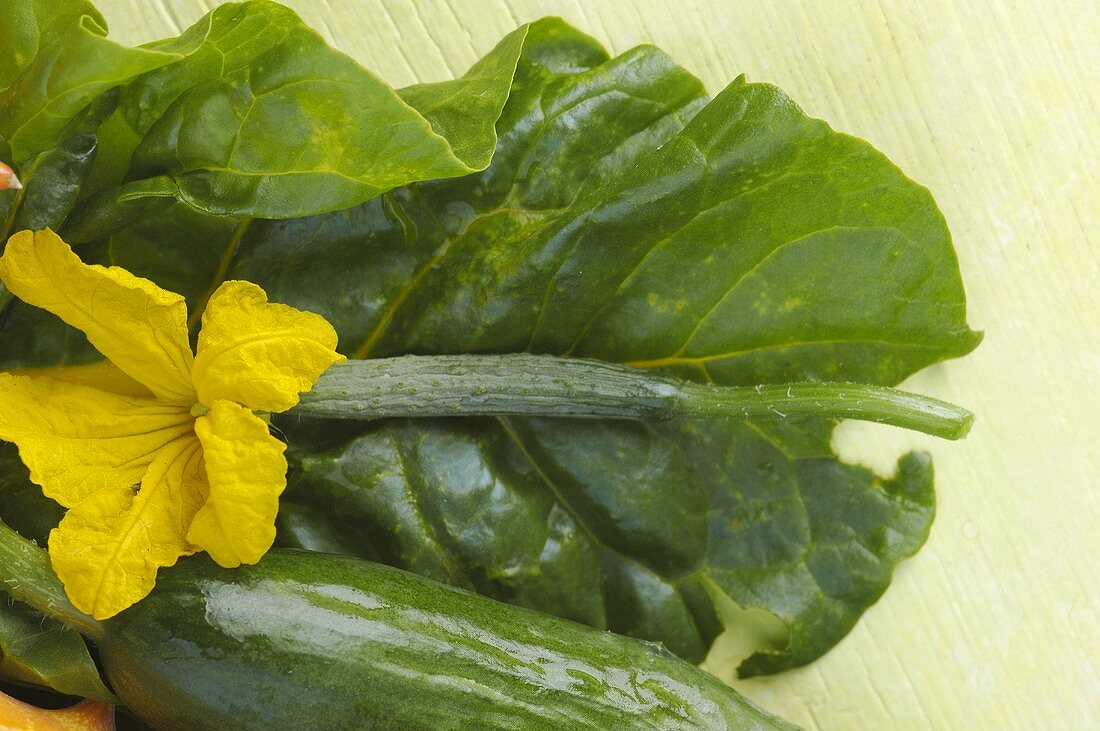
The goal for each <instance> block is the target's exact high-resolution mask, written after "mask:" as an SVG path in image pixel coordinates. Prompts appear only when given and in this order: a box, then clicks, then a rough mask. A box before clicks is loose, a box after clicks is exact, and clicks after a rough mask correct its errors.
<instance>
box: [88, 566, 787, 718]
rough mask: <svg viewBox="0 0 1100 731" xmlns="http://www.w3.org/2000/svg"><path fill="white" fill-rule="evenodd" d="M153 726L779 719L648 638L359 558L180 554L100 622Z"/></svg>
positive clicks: (120, 676)
mask: <svg viewBox="0 0 1100 731" xmlns="http://www.w3.org/2000/svg"><path fill="white" fill-rule="evenodd" d="M101 650H102V658H103V662H104V667H105V670H106V673H107V677H108V679H109V680H110V682H111V684H112V686H113V687H114V689H115V691H116V693H117V694H118V695H119V696H120V697H121V698H122V699H123V701H124V702H125V703H126V704H127V705H128V706H129V707H130V708H131V709H132V710H133V711H134V712H136V713H137V714H138V715H139V716H141V717H142V718H143V719H145V720H146V721H147V722H148V723H150V724H151V725H152V726H153V727H155V728H157V729H166V730H167V731H174V730H175V729H180V730H186V731H202V730H203V729H218V730H219V731H230V730H232V729H262V730H264V731H267V730H268V729H318V730H321V731H324V730H327V729H402V730H405V729H424V730H425V731H429V730H430V731H441V730H446V729H464V730H465V729H538V730H539V731H545V730H547V729H579V728H593V729H707V730H708V731H714V730H717V729H791V728H795V727H793V726H791V725H789V724H787V723H785V722H783V721H780V720H778V719H776V718H774V717H772V716H770V715H768V714H766V713H764V712H763V711H760V710H759V709H757V708H755V707H753V706H752V705H750V704H749V703H748V701H746V700H745V699H744V698H742V697H741V696H740V695H738V694H737V693H736V692H735V691H733V690H732V689H731V688H729V687H727V686H725V685H724V684H722V683H721V682H719V681H718V680H716V679H715V678H713V677H711V676H710V675H708V674H706V673H704V672H703V671H701V670H699V669H698V668H696V667H695V666H693V665H690V664H688V663H686V662H684V661H682V660H680V659H679V658H676V657H675V656H673V655H672V654H671V653H669V652H667V651H666V650H664V649H663V648H662V647H660V646H658V645H654V644H651V643H646V642H641V641H638V640H633V639H629V638H626V637H621V636H618V635H614V634H611V633H609V632H603V631H599V630H595V629H592V628H589V627H585V626H583V625H580V624H575V623H573V622H569V621H566V620H562V619H558V618H555V617H551V616H549V615H545V614H540V613H538V612H533V611H530V610H527V609H522V608H519V607H514V606H511V605H506V604H501V603H499V602H496V601H493V600H491V599H487V598H485V597H481V596H478V595H475V594H470V593H468V592H465V591H462V590H460V589H455V588H452V587H449V586H445V585H442V584H439V583H436V582H434V581H431V580H429V579H425V578H423V577H420V576H416V575H414V574H410V573H407V572H404V571H399V570H397V569H393V568H389V567H386V566H382V565H379V564H373V563H370V562H366V561H362V560H359V559H354V558H349V557H343V556H331V555H325V554H317V553H307V552H302V551H291V550H282V551H272V552H271V553H269V554H268V555H267V556H266V557H265V558H264V559H263V560H262V561H261V562H260V563H259V564H257V565H255V566H245V567H241V568H239V569H234V570H232V571H228V570H225V569H220V568H218V567H217V566H215V565H214V564H213V563H211V562H210V561H209V560H207V559H205V558H204V557H193V558H190V559H186V560H183V561H181V562H180V564H179V565H178V566H177V567H175V568H174V569H172V570H171V571H166V572H163V573H162V577H161V578H160V579H159V580H158V586H157V588H156V590H155V591H154V592H153V593H152V594H151V595H150V596H149V597H148V598H146V599H145V600H144V601H142V602H140V603H139V604H137V605H136V606H135V607H133V608H131V609H129V610H127V611H126V612H123V613H122V614H121V615H119V616H118V617H116V618H115V619H113V620H111V621H110V622H109V623H108V624H107V636H106V637H105V638H104V640H103V641H102V643H101Z"/></svg>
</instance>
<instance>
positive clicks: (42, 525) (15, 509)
mask: <svg viewBox="0 0 1100 731" xmlns="http://www.w3.org/2000/svg"><path fill="white" fill-rule="evenodd" d="M64 512H65V510H64V508H62V507H61V506H60V505H59V504H57V503H56V502H54V501H53V500H50V499H49V498H48V497H46V496H45V495H43V494H42V490H41V489H40V488H39V487H38V486H37V485H35V484H34V483H32V482H31V475H30V472H29V471H28V470H27V468H26V467H25V466H24V465H23V462H22V461H21V460H20V459H19V452H18V450H17V449H16V448H15V445H14V444H9V443H8V442H0V520H2V521H3V522H4V523H6V524H7V525H8V526H10V527H11V528H13V529H15V530H17V531H19V532H20V533H21V534H23V535H24V536H26V537H27V538H30V539H31V540H33V541H35V542H37V543H38V544H39V545H40V546H44V545H46V539H47V538H48V537H49V535H50V531H51V530H53V529H54V528H56V527H57V524H58V523H60V522H61V516H62V514H64Z"/></svg>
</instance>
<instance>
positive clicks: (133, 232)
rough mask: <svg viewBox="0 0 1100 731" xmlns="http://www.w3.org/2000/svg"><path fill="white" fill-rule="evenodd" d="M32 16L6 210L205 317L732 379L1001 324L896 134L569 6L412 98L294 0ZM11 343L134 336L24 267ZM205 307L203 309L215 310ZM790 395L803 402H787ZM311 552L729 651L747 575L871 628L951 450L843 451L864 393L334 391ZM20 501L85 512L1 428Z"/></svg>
mask: <svg viewBox="0 0 1100 731" xmlns="http://www.w3.org/2000/svg"><path fill="white" fill-rule="evenodd" d="M5 12H6V13H8V14H9V15H8V17H7V18H6V19H5V20H4V21H2V22H0V160H4V161H8V162H11V163H12V164H13V167H14V168H15V169H16V170H17V172H18V173H19V175H20V177H21V179H22V181H23V183H24V186H25V187H24V189H23V190H22V191H5V192H0V221H2V222H3V223H2V224H0V226H2V227H3V228H2V230H0V234H2V236H0V239H2V240H6V239H7V237H8V236H9V235H10V234H11V233H13V232H15V231H18V230H21V229H25V228H31V229H40V228H44V227H47V226H49V227H51V228H54V229H55V230H58V231H60V232H61V234H62V236H63V237H64V238H65V239H66V240H67V241H69V242H70V243H74V244H82V246H80V247H79V248H78V251H79V253H80V254H81V256H82V257H83V258H84V259H85V260H86V261H90V262H102V263H109V264H112V265H117V266H122V267H125V268H126V269H128V270H130V271H132V272H134V273H135V274H137V275H139V276H143V277H147V278H149V279H152V280H153V281H155V282H157V283H158V284H159V285H161V286H163V287H165V288H167V289H170V290H172V291H176V292H181V293H183V294H185V295H186V297H187V299H188V306H189V309H190V310H191V311H192V312H201V309H202V306H203V304H204V302H205V300H206V298H207V297H209V295H210V293H211V292H212V291H213V290H214V289H216V288H217V286H218V285H219V284H220V283H221V282H222V281H224V280H226V279H245V280H249V281H252V282H256V283H258V284H259V285H261V286H262V287H263V288H264V289H265V290H266V291H267V292H268V294H269V295H270V297H271V299H272V300H273V301H280V302H285V303H287V304H290V305H293V306H295V307H298V308H301V309H306V310H311V311H314V312H318V313H320V314H322V315H323V316H324V317H325V318H326V319H328V320H329V321H330V322H332V323H333V325H334V326H335V327H336V329H337V331H338V333H339V336H340V346H339V349H340V351H341V352H342V353H344V354H345V355H347V356H348V357H352V358H374V357H385V356H394V355H403V354H452V353H453V354H457V353H513V352H532V353H547V354H561V355H572V356H579V357H589V358H598V359H603V360H609V361H615V362H622V363H627V364H630V365H634V366H637V367H640V368H654V369H661V370H663V371H665V372H668V373H671V374H674V375H677V376H679V377H682V378H686V379H691V380H698V381H704V382H713V383H718V384H726V385H753V384H760V383H775V382H789V381H860V382H868V383H876V384H884V385H893V384H896V383H898V382H899V381H901V380H902V379H904V378H905V377H906V376H908V375H910V374H911V373H913V372H915V371H917V370H919V369H921V368H923V367H925V366H927V365H930V364H932V363H935V362H938V361H941V360H943V359H946V358H952V357H957V356H960V355H963V354H965V353H967V352H969V351H970V350H971V349H972V348H974V347H975V346H976V344H977V343H978V341H979V339H980V338H979V336H978V334H977V333H975V332H973V331H971V330H970V329H969V328H968V327H967V325H966V321H965V296H964V293H963V287H962V283H961V280H960V276H959V272H958V266H957V262H956V258H955V254H954V251H953V249H952V245H951V239H950V236H949V233H948V231H947V228H946V225H945V223H944V220H943V217H942V216H941V214H940V213H939V211H938V210H937V208H936V206H935V204H934V202H933V200H932V198H931V196H930V194H929V193H928V191H927V190H925V189H924V188H922V187H920V186H919V185H917V184H916V183H914V182H913V181H911V180H909V179H908V178H906V177H905V176H904V175H903V174H902V173H901V172H900V171H899V170H898V169H897V168H896V167H895V166H894V165H892V164H891V163H890V162H889V161H888V160H887V159H886V158H885V157H884V156H883V155H882V154H881V153H879V152H877V151H876V150H874V149H873V148H872V147H871V146H870V145H868V144H867V143H865V142H863V141H861V140H858V139H855V138H852V137H849V136H846V135H843V134H839V133H837V132H835V131H833V130H832V129H830V128H829V127H828V125H826V124H825V123H824V122H822V121H819V120H814V119H811V118H808V117H806V116H805V115H804V114H803V113H802V112H801V111H800V110H799V109H798V107H797V106H795V104H794V103H793V102H792V101H791V100H790V99H788V98H787V97H786V96H785V95H784V94H783V93H782V92H781V91H779V90H778V89H776V88H775V87H772V86H769V85H766V84H752V83H748V82H747V81H746V80H744V79H743V78H739V79H737V80H735V81H734V82H733V83H732V84H731V85H730V86H728V87H727V88H726V89H725V90H723V91H722V92H721V93H720V94H718V95H717V96H716V97H714V98H711V97H709V96H708V95H707V93H706V92H705V90H704V89H703V87H702V85H701V84H700V82H699V81H698V80H697V79H696V78H695V77H693V76H692V75H691V74H690V73H688V72H687V71H685V70H684V69H682V68H681V67H679V66H678V65H676V64H675V63H674V62H673V61H672V60H671V59H670V58H669V57H668V56H667V55H665V54H664V53H662V52H661V51H660V50H658V49H656V48H653V47H648V46H643V47H639V48H636V49H633V50H631V51H628V52H626V53H624V54H622V55H620V56H617V57H614V58H610V57H609V56H608V54H607V53H606V51H605V50H604V49H603V48H602V47H601V46H600V45H599V44H598V43H596V42H595V41H594V40H593V39H591V38H589V37H588V36H585V35H584V34H582V33H580V32H578V31H577V30H575V29H573V28H571V27H570V26H568V25H567V24H565V23H564V22H563V21H561V20H558V19H544V20H540V21H538V22H535V23H532V24H530V25H526V26H523V27H521V28H519V29H517V30H516V31H514V32H513V33H511V34H509V35H508V36H506V37H505V38H504V39H503V40H502V41H501V42H500V43H499V44H498V45H497V46H496V48H494V49H493V50H492V51H491V52H490V53H489V54H488V55H486V56H485V57H484V58H483V59H482V60H481V61H479V62H478V63H477V64H475V65H474V67H473V68H471V69H470V71H469V72H468V73H467V74H466V75H465V76H463V77H461V78H459V79H455V80H453V81H446V82H441V83H433V84H421V85H417V86H413V87H408V88H405V89H400V90H397V91H394V90H392V89H390V87H388V86H387V85H386V84H385V83H384V82H382V81H381V80H380V79H378V78H377V77H375V76H373V75H372V74H370V73H369V72H368V71H366V70H364V69H363V68H361V67H360V66H358V65H357V64H356V63H355V62H354V61H352V60H351V59H349V58H348V57H346V56H344V55H343V54H341V53H340V52H338V51H336V50H334V49H331V48H329V47H328V46H326V45H325V43H324V42H323V41H322V40H321V39H320V38H319V37H318V36H317V35H316V34H315V33H313V32H312V31H311V30H309V29H308V28H306V27H305V26H304V25H303V24H302V23H301V21H300V20H299V19H298V18H297V16H296V15H295V14H294V13H293V12H291V11H290V10H288V9H286V8H284V7H282V6H280V5H277V4H274V3H270V2H263V1H252V2H246V3H242V4H227V5H224V6H222V7H219V8H218V9H216V10H215V11H213V12H212V13H210V14H209V15H208V16H206V17H205V18H203V19H202V20H200V21H199V22H198V23H197V24H196V25H195V26H193V27H192V28H190V29H189V30H187V31H186V32H185V33H183V34H182V35H181V36H179V37H178V38H171V39H167V40H164V41H160V42H157V43H153V44H150V45H148V46H145V47H142V48H126V47H122V46H119V45H117V44H115V43H113V42H112V41H110V40H108V39H107V38H106V32H105V30H104V28H105V27H106V25H105V23H104V21H103V19H102V17H101V16H100V15H99V14H98V12H97V11H96V10H95V9H94V7H93V6H92V5H91V4H90V3H87V2H84V1H83V0H64V1H63V2H56V3H42V2H34V1H33V0H14V4H13V7H12V9H10V10H6V11H5ZM0 302H2V303H3V308H4V309H3V312H2V314H0V369H18V368H30V367H45V366H52V365H57V364H72V363H82V362H89V361H92V360H95V359H96V358H98V357H99V356H98V354H96V353H95V351H94V350H92V349H91V348H90V346H89V345H88V344H87V342H86V341H85V340H84V339H83V337H82V336H81V335H80V334H79V333H78V332H76V331H74V330H72V329H70V328H68V327H67V326H65V325H63V324H61V323H60V322H58V321H57V320H56V319H54V318H52V317H51V316H49V315H48V314H46V313H43V312H41V311H39V310H35V309H33V308H30V307H27V306H25V305H23V304H22V303H20V302H18V301H15V300H13V299H12V298H11V297H10V296H9V295H8V293H7V292H2V293H0ZM192 325H194V326H196V327H193V328H192V329H193V330H194V329H196V328H197V322H193V323H192ZM782 416H783V415H782V414H777V417H782ZM275 425H276V426H277V427H278V428H279V429H280V430H281V431H282V432H283V433H285V434H286V435H287V437H288V441H289V443H290V451H289V452H288V456H289V458H290V460H291V465H292V466H291V478H290V487H289V489H288V491H287V493H286V494H285V495H284V497H283V501H282V507H281V513H280V519H279V520H280V523H279V541H280V542H281V543H282V544H283V545H288V546H297V547H304V548H309V549H317V550H325V551H335V552H340V553H347V554H352V555H358V556H363V557H367V558H371V559H374V560H378V561H382V562H384V563H388V564H391V565H394V566H398V567H401V568H405V569H408V570H410V571H414V572H417V573H420V574H423V575H426V576H430V577H432V578H435V579H439V580H441V581H444V582H448V583H451V584H455V585H458V586H462V587H465V588H469V589H472V590H474V591H477V592H479V593H483V594H486V595H489V596H492V597H495V598H497V599H501V600H503V601H506V602H511V603H515V604H519V605H523V606H527V607H531V608H535V609H538V610H541V611H544V612H548V613H552V614H556V615H559V616H563V617H567V618H570V619H574V620H577V621H580V622H584V623H587V624H590V625H594V626H597V627H606V628H609V629H611V630H613V631H615V632H619V633H624V634H628V635H633V636H637V637H642V638H645V639H649V640H655V641H660V642H663V643H664V644H665V645H666V646H667V647H669V648H670V649H671V650H672V651H674V652H675V653H677V654H679V655H681V656H683V657H685V658H687V659H689V660H691V661H696V662H697V661H700V660H701V659H702V658H703V657H704V656H705V654H706V653H707V651H708V649H709V647H710V645H711V643H712V641H713V640H714V638H715V637H716V636H717V634H718V633H719V632H720V631H721V629H722V623H721V620H720V618H719V613H718V611H717V610H716V606H720V605H721V604H722V603H723V602H724V601H726V597H728V598H729V599H732V600H733V601H734V602H736V603H737V604H738V605H741V606H743V607H757V608H760V609H763V610H765V611H767V612H769V613H771V614H773V615H775V617H777V618H778V619H779V620H781V622H782V623H783V625H784V626H785V630H786V634H787V642H786V644H785V645H784V646H783V647H781V648H779V649H763V650H761V651H760V652H757V653H756V654H754V655H752V656H751V657H749V658H748V659H747V660H746V661H745V662H744V663H743V664H742V665H741V667H740V668H739V671H740V673H741V674H742V675H746V676H748V675H756V674H762V673H773V672H777V671H781V670H784V669H787V668H791V667H794V666H798V665H802V664H804V663H807V662H810V661H812V660H814V659H815V658H817V657H819V656H820V655H821V654H822V653H824V652H825V651H827V650H828V649H829V648H830V647H832V646H833V645H834V644H836V643H837V642H838V641H839V640H840V639H841V638H842V637H843V636H844V635H845V634H846V633H847V632H848V630H849V629H851V627H852V626H853V624H854V622H855V621H856V620H857V618H858V617H859V616H860V614H861V613H862V612H863V611H864V610H865V609H866V608H867V607H868V606H869V605H870V604H872V603H873V602H874V601H876V600H877V599H878V597H879V596H880V595H881V594H882V593H883V591H884V590H885V589H886V587H887V585H888V583H889V581H890V576H891V573H892V571H893V568H894V566H895V565H896V564H897V563H898V562H899V561H901V560H902V559H904V558H905V557H907V556H910V555H912V554H913V553H914V552H915V551H916V550H917V549H918V548H919V547H920V545H921V544H922V543H923V541H924V539H925V537H926V536H927V533H928V530H929V527H930V524H931V521H932V517H933V513H934V497H933V490H932V467H931V462H930V459H929V457H928V456H927V455H924V454H909V455H906V456H904V457H903V458H902V459H901V460H900V462H899V468H898V471H897V474H896V476H895V477H893V478H891V479H882V478H880V477H878V476H876V475H874V474H873V473H871V472H870V471H868V470H866V469H864V468H861V467H857V466H852V465H848V464H845V463H843V462H842V461H840V460H839V459H838V458H837V456H836V455H835V454H834V452H833V450H832V448H831V446H830V438H831V434H832V431H833V428H834V427H835V422H833V421H830V420H824V419H791V418H775V419H761V420H745V421H681V422H670V423H661V424H652V423H643V422H622V421H614V422H613V421H606V422H604V421H567V420H562V419H531V418H515V417H508V418H498V419H489V418H485V419H461V420H459V419H450V420H448V419H438V420H424V419H418V420H389V421H385V422H380V423H376V424H372V425H367V426H364V425H361V424H354V425H349V424H348V423H342V422H341V423H336V422H325V421H319V420H310V419H302V418H298V417H295V416H294V414H293V413H291V414H289V415H287V416H285V417H283V418H282V419H281V420H277V421H276V422H275ZM0 446H2V447H3V448H2V449H0V519H3V521H5V522H6V523H8V524H9V525H11V526H13V527H15V528H16V529H18V530H20V531H21V532H22V533H23V534H24V535H27V536H28V537H34V538H36V539H38V540H39V541H40V542H41V541H43V540H44V538H45V535H46V533H47V532H48V530H49V528H50V527H52V525H54V524H56V521H57V519H58V517H59V508H58V506H56V505H53V504H52V503H50V502H49V501H47V500H46V499H45V498H42V497H41V496H40V494H38V492H37V491H36V490H35V489H34V488H33V486H32V485H30V484H29V480H28V475H27V472H26V470H25V468H23V466H22V464H21V463H20V462H19V459H18V457H17V455H16V453H15V450H14V448H12V447H11V446H10V445H0ZM40 627H41V620H40V618H39V617H37V616H36V615H35V614H34V613H33V612H32V611H31V610H30V609H29V608H26V607H23V606H22V605H18V604H17V605H13V606H4V607H0V653H2V655H0V674H3V675H5V676H7V677H9V678H14V679H16V680H21V681H25V682H33V683H39V684H43V685H47V686H50V687H53V688H55V689H57V690H59V691H62V692H66V693H73V694H79V695H84V696H88V697H99V698H105V697H107V695H106V690H105V689H103V688H102V687H101V686H100V685H99V680H98V675H97V673H96V670H95V668H94V666H93V664H92V663H91V661H90V659H89V657H88V655H87V650H86V649H85V646H84V644H83V642H82V641H81V640H80V639H79V637H78V636H77V635H75V633H64V632H62V631H61V629H60V627H59V626H55V625H53V624H50V625H48V629H47V631H46V632H44V633H43V632H41V631H40Z"/></svg>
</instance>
